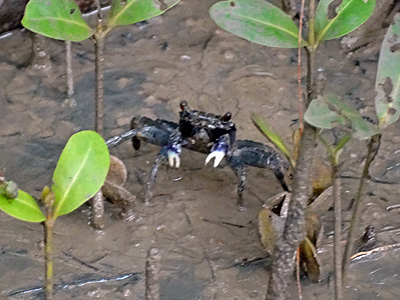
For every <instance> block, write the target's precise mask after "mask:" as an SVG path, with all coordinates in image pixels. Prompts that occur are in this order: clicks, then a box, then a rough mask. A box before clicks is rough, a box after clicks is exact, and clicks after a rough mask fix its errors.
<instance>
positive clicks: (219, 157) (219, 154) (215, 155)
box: [205, 151, 225, 168]
mask: <svg viewBox="0 0 400 300" xmlns="http://www.w3.org/2000/svg"><path fill="white" fill-rule="evenodd" d="M224 156H225V152H224V151H213V152H211V153H210V154H208V156H207V158H206V162H205V164H208V163H209V162H210V160H212V159H213V158H215V160H214V165H213V167H214V168H216V167H218V165H219V163H220V162H221V161H222V159H223V158H224Z"/></svg>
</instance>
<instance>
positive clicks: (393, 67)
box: [343, 13, 400, 277]
mask: <svg viewBox="0 0 400 300" xmlns="http://www.w3.org/2000/svg"><path fill="white" fill-rule="evenodd" d="M375 91H376V97H375V110H376V114H377V117H378V120H379V128H380V129H381V131H384V129H385V128H386V127H387V126H389V125H390V124H392V123H394V122H396V121H397V120H398V119H399V116H400V14H399V13H398V14H397V15H396V16H395V17H394V20H393V23H392V24H391V25H390V27H389V29H388V31H387V32H386V35H385V38H384V40H383V43H382V47H381V51H380V56H379V61H378V71H377V75H376V81H375ZM379 140H380V135H375V136H373V137H372V138H371V140H370V142H369V145H368V153H367V157H366V160H365V165H364V169H363V172H362V176H361V179H360V183H359V188H358V191H357V194H356V197H355V201H354V209H353V215H352V218H351V221H350V228H349V232H348V236H347V243H346V247H345V252H344V255H343V273H344V274H343V277H345V276H346V273H347V269H348V266H349V263H350V256H351V255H352V252H353V245H354V240H355V238H354V236H355V231H356V230H357V225H358V222H359V219H360V215H361V207H362V206H361V201H362V196H363V194H364V186H365V181H366V179H367V176H368V169H369V165H370V164H371V162H372V161H373V159H374V157H375V155H376V153H377V151H378V148H379Z"/></svg>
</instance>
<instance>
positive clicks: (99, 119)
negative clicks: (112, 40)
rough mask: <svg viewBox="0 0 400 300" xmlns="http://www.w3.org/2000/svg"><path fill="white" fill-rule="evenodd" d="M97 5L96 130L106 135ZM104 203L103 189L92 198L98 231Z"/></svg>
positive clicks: (102, 35)
mask: <svg viewBox="0 0 400 300" xmlns="http://www.w3.org/2000/svg"><path fill="white" fill-rule="evenodd" d="M95 2H96V5H97V31H96V33H95V34H94V35H93V37H94V47H95V81H96V82H95V87H96V88H95V98H96V99H95V102H96V105H95V126H94V127H95V130H96V132H97V133H99V134H100V135H103V133H104V38H105V33H104V26H103V15H102V12H101V6H100V0H95ZM103 219H104V201H103V193H102V191H101V189H100V190H99V191H98V192H97V193H96V195H95V196H94V197H93V198H92V226H93V227H94V228H96V229H102V228H103V227H104V220H103Z"/></svg>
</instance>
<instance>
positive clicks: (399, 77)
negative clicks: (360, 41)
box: [375, 14, 400, 128]
mask: <svg viewBox="0 0 400 300" xmlns="http://www.w3.org/2000/svg"><path fill="white" fill-rule="evenodd" d="M375 89H376V92H377V95H376V98H375V108H376V113H377V115H378V119H379V124H380V127H381V128H385V127H386V126H388V125H389V124H391V123H393V122H396V121H397V119H398V118H399V116H400V14H397V15H396V16H395V17H394V22H393V23H392V25H390V27H389V29H388V31H387V33H386V35H385V39H384V40H383V44H382V48H381V54H380V57H379V62H378V72H377V75H376V83H375Z"/></svg>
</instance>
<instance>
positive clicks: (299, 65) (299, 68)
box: [297, 0, 305, 135]
mask: <svg viewBox="0 0 400 300" xmlns="http://www.w3.org/2000/svg"><path fill="white" fill-rule="evenodd" d="M304 3H305V0H302V1H301V9H300V20H299V35H298V37H297V39H298V45H297V93H298V97H299V126H300V135H302V134H303V130H304V124H303V115H304V107H303V106H304V104H303V96H302V91H301V41H302V33H303V18H304Z"/></svg>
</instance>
